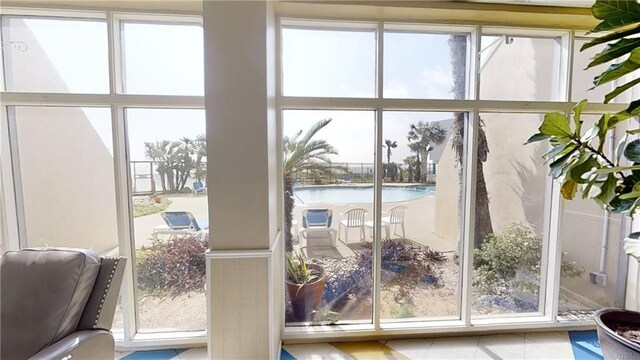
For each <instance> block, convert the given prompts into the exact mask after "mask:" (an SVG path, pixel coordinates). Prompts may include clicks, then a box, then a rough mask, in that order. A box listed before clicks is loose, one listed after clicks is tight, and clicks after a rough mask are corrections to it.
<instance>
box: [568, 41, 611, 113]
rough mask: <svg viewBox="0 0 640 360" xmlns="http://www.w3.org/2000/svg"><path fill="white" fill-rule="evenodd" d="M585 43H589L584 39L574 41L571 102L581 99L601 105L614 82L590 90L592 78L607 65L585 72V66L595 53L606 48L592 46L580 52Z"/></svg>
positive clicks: (603, 46)
mask: <svg viewBox="0 0 640 360" xmlns="http://www.w3.org/2000/svg"><path fill="white" fill-rule="evenodd" d="M587 42H589V40H586V39H576V42H575V50H574V56H573V79H572V87H571V91H572V94H571V100H573V101H580V100H582V99H588V100H589V102H597V103H601V102H603V101H604V96H605V95H606V94H607V93H608V92H609V91H611V90H613V87H612V86H611V84H614V83H615V82H612V83H611V84H607V85H602V86H598V87H597V88H595V89H593V90H590V89H591V88H592V87H593V78H595V77H596V76H598V75H600V73H602V72H603V71H604V70H606V69H607V66H608V65H606V64H603V65H598V66H596V67H593V68H591V69H588V70H585V69H586V68H587V65H588V64H589V62H590V61H591V58H592V57H593V56H594V55H596V54H597V53H599V52H601V51H602V50H604V48H605V46H606V45H600V46H594V47H592V48H590V49H587V50H585V51H583V52H581V51H580V48H581V47H582V45H584V44H586V43H587Z"/></svg>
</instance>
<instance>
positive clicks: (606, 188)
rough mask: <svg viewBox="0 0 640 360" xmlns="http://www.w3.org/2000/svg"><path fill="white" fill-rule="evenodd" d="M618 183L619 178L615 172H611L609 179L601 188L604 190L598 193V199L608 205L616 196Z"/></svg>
mask: <svg viewBox="0 0 640 360" xmlns="http://www.w3.org/2000/svg"><path fill="white" fill-rule="evenodd" d="M617 184H618V179H617V178H616V176H615V175H614V174H609V177H607V180H606V181H605V182H604V184H602V186H601V189H602V192H601V193H600V195H598V201H600V202H601V203H602V204H604V205H606V204H608V203H609V202H611V200H613V198H614V197H615V196H616V186H617Z"/></svg>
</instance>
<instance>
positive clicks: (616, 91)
mask: <svg viewBox="0 0 640 360" xmlns="http://www.w3.org/2000/svg"><path fill="white" fill-rule="evenodd" d="M638 83H640V77H639V78H637V79H635V80H632V81H629V82H628V83H626V84H624V85H621V86H618V87H617V88H615V89H614V90H613V91H612V92H610V93H608V94H607V95H605V97H604V103H605V104H608V103H609V101H611V100H613V98H615V97H616V96H618V95H620V94H622V93H623V92H625V91H627V90H629V89H631V88H632V87H633V86H634V85H636V84H638Z"/></svg>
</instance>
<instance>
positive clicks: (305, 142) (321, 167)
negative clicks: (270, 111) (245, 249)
mask: <svg viewBox="0 0 640 360" xmlns="http://www.w3.org/2000/svg"><path fill="white" fill-rule="evenodd" d="M331 120H332V119H324V120H320V121H318V122H316V123H315V124H313V126H311V128H309V130H307V132H306V133H305V134H304V136H302V137H301V135H302V130H300V131H298V132H297V133H296V134H295V135H294V136H293V137H291V138H290V137H288V136H285V137H284V138H283V139H282V148H283V151H284V167H283V168H284V214H285V221H284V225H285V232H284V233H285V250H286V251H292V250H293V244H292V236H291V221H292V220H293V218H292V211H293V204H294V200H293V174H294V173H296V172H298V171H302V170H307V171H311V172H312V173H315V174H327V175H328V174H331V167H330V163H331V160H330V159H329V155H337V154H338V151H337V150H336V149H335V148H334V147H333V146H331V145H330V144H329V143H328V142H327V141H326V140H312V138H313V137H314V136H315V135H316V134H317V133H318V131H320V130H321V129H322V128H324V127H325V126H327V125H328V124H329V123H330V122H331Z"/></svg>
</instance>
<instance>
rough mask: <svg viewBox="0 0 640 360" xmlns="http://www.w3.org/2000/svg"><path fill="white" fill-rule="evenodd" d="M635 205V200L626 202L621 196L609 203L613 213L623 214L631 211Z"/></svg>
mask: <svg viewBox="0 0 640 360" xmlns="http://www.w3.org/2000/svg"><path fill="white" fill-rule="evenodd" d="M634 203H635V200H633V199H626V200H624V199H620V197H619V196H616V197H614V198H613V199H611V201H610V202H609V207H610V208H611V211H612V212H615V213H622V212H626V211H628V210H629V209H631V208H632V207H633V205H634Z"/></svg>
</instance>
